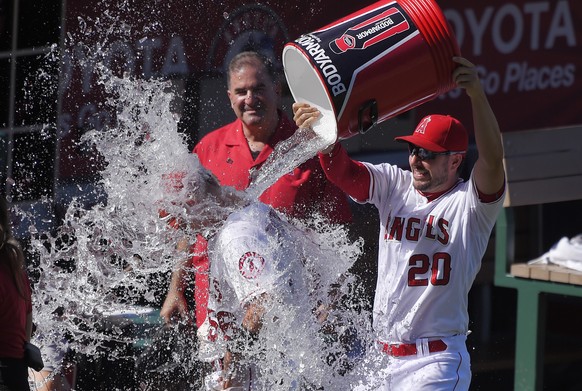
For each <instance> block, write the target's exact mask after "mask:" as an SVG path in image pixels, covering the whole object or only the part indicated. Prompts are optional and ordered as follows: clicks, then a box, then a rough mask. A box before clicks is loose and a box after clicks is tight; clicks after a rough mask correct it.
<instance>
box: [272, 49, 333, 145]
mask: <svg viewBox="0 0 582 391" xmlns="http://www.w3.org/2000/svg"><path fill="white" fill-rule="evenodd" d="M282 61H283V68H284V70H285V77H286V78H287V84H288V85H289V89H290V90H291V95H293V99H294V100H295V101H296V102H305V103H309V104H310V105H311V106H314V107H316V108H317V109H318V110H319V111H320V112H321V117H320V118H319V119H318V120H317V121H316V122H315V123H314V124H313V130H314V131H315V133H316V134H317V135H318V136H319V137H320V138H322V139H323V140H325V141H326V142H327V145H331V144H333V143H335V142H336V141H337V120H336V117H335V113H334V110H333V104H332V102H331V99H330V97H329V93H328V91H327V89H326V87H325V84H324V82H323V81H322V80H321V77H320V75H319V73H317V71H316V69H315V68H314V67H313V66H312V65H311V62H310V61H309V58H308V57H307V56H306V55H305V54H304V53H303V52H302V51H301V50H299V49H298V48H297V47H295V46H294V45H286V46H285V48H284V49H283V55H282Z"/></svg>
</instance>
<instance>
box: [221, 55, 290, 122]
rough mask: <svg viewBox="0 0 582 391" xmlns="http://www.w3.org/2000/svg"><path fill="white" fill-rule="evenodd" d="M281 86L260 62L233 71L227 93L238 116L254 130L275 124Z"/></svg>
mask: <svg viewBox="0 0 582 391" xmlns="http://www.w3.org/2000/svg"><path fill="white" fill-rule="evenodd" d="M279 94H280V87H279V85H278V84H277V83H275V82H274V81H273V80H272V79H271V77H270V76H269V74H268V73H267V71H266V70H265V69H264V66H263V65H262V64H260V63H258V62H257V63H256V64H254V63H253V64H246V65H244V66H243V67H242V68H240V69H238V70H236V71H234V72H233V73H231V74H230V85H229V89H228V97H229V99H230V103H231V105H232V109H233V110H234V113H235V114H236V116H237V117H238V118H239V119H240V120H241V121H242V122H243V123H244V124H245V126H246V127H247V128H249V129H250V130H252V129H253V128H256V127H269V126H276V124H277V121H278V115H277V105H278V102H279Z"/></svg>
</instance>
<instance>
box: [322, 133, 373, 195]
mask: <svg viewBox="0 0 582 391" xmlns="http://www.w3.org/2000/svg"><path fill="white" fill-rule="evenodd" d="M319 161H320V164H321V166H322V168H323V171H324V172H325V175H326V176H327V178H328V179H329V180H330V181H331V182H332V183H334V184H335V185H336V186H337V187H339V188H340V189H341V190H343V191H344V192H345V193H347V194H348V195H349V196H350V197H352V198H353V199H354V200H356V201H358V202H366V201H367V200H368V198H369V190H370V184H371V177H370V173H369V172H368V170H367V169H366V167H365V166H364V164H363V163H361V162H358V161H356V160H352V159H351V158H350V157H349V156H348V153H347V152H346V150H345V149H344V148H343V147H342V146H341V144H336V146H335V147H334V149H333V150H332V151H331V152H330V153H329V154H322V153H320V154H319Z"/></svg>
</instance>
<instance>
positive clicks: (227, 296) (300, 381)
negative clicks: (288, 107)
mask: <svg viewBox="0 0 582 391" xmlns="http://www.w3.org/2000/svg"><path fill="white" fill-rule="evenodd" d="M195 171H197V172H193V173H188V174H187V176H186V177H185V178H183V182H185V185H184V186H185V187H186V189H187V190H186V193H187V195H188V196H187V201H186V203H185V208H187V209H188V210H189V216H190V217H189V219H190V220H189V221H188V223H189V225H190V226H191V227H192V228H193V229H194V230H195V231H196V230H198V229H199V227H198V225H199V224H200V223H203V224H204V225H205V226H207V227H217V228H216V230H215V231H214V232H215V233H213V234H211V236H212V239H211V241H210V242H209V253H208V254H209V257H210V260H211V269H210V276H209V277H210V281H211V284H210V293H211V295H210V297H209V306H208V316H207V318H206V320H205V321H204V323H203V324H202V326H201V327H200V328H199V329H198V337H199V342H200V347H199V356H200V358H201V359H202V360H204V361H208V362H212V363H214V364H215V365H216V367H215V369H217V371H216V372H215V373H213V374H211V375H210V376H209V377H208V378H207V381H206V387H207V389H209V390H237V391H242V390H245V391H255V390H267V389H268V390H285V391H287V390H293V389H302V390H304V389H311V388H310V387H311V386H312V385H318V386H319V385H320V384H323V383H324V382H325V381H326V380H325V379H328V378H331V377H333V371H334V368H333V367H330V366H326V365H327V364H325V359H326V358H327V357H328V355H329V353H330V352H331V351H332V350H333V349H336V350H337V347H335V346H329V344H327V343H326V341H325V340H324V339H323V338H320V337H319V334H320V333H321V329H322V324H321V323H320V320H319V319H318V316H320V315H322V312H323V311H322V309H324V310H325V309H326V308H329V307H330V306H331V303H330V302H331V300H332V299H333V298H332V297H330V295H329V292H330V286H331V285H332V284H334V283H336V282H337V281H338V275H341V274H343V273H345V272H346V271H347V270H348V269H349V267H350V266H351V265H352V264H353V262H354V260H355V258H350V257H348V256H346V255H342V254H338V253H337V251H336V250H337V247H339V246H343V245H344V243H346V244H347V243H352V242H351V241H350V240H349V238H348V235H347V231H341V230H342V228H341V227H340V226H338V227H337V231H334V234H336V235H337V236H343V237H344V238H345V241H344V242H342V241H341V240H338V241H337V243H335V244H330V243H327V242H325V241H323V240H322V239H320V238H319V237H318V235H317V234H316V233H315V231H311V230H308V229H306V228H304V227H303V226H302V225H301V223H298V222H294V223H293V222H291V221H289V220H287V218H286V217H285V216H284V215H283V214H281V213H280V212H278V211H276V210H275V209H273V208H272V207H270V206H267V205H265V204H263V203H260V202H258V201H254V202H249V200H248V199H246V197H245V196H244V193H239V192H236V191H234V189H232V188H226V187H224V188H223V187H221V186H220V185H219V184H218V182H217V180H216V178H215V177H214V176H213V175H212V174H210V172H209V171H208V170H206V169H205V168H203V167H202V166H200V165H198V169H197V170H195ZM233 205H235V207H236V208H237V210H235V211H234V212H233ZM209 209H211V210H212V212H211V213H208V210H209ZM227 216H228V217H227ZM224 220H225V221H224ZM222 221H224V223H223V224H222V223H221V224H220V226H219V227H218V226H217V225H215V222H222ZM340 231H341V232H340ZM360 246H361V243H360ZM353 254H355V255H356V256H357V255H358V253H357V251H356V252H353ZM332 262H333V267H330V266H331V265H332ZM322 318H323V319H325V317H322ZM366 318H367V317H366Z"/></svg>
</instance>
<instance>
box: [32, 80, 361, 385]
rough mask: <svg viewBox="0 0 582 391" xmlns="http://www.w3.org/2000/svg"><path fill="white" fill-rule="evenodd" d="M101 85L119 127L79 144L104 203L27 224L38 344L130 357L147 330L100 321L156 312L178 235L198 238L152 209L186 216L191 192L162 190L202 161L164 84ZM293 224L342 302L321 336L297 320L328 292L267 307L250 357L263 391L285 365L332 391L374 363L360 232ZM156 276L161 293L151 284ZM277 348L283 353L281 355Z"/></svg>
mask: <svg viewBox="0 0 582 391" xmlns="http://www.w3.org/2000/svg"><path fill="white" fill-rule="evenodd" d="M101 82H102V83H103V85H104V87H105V89H106V91H107V93H108V95H109V98H108V102H109V104H111V105H113V104H115V105H117V106H116V107H117V108H118V111H117V124H116V126H115V127H114V128H111V129H107V130H104V131H90V132H88V133H87V134H86V135H85V136H84V137H83V141H84V142H86V143H88V144H91V145H93V146H94V147H95V148H96V149H97V150H98V151H99V153H100V155H101V156H102V157H103V159H104V162H105V165H104V166H105V168H104V170H103V171H102V172H101V176H102V179H101V181H100V183H99V185H100V197H101V198H104V199H105V200H104V201H102V202H100V203H98V204H96V205H95V206H93V207H91V208H86V207H85V206H84V205H82V204H81V203H80V202H79V201H77V200H75V201H74V202H72V203H71V204H70V205H69V207H68V210H67V213H66V215H65V218H64V221H63V224H62V225H61V226H60V227H59V229H58V230H57V231H56V232H55V233H45V232H42V233H41V232H37V231H36V229H35V227H31V228H30V232H31V236H32V237H33V238H35V239H34V240H32V243H31V245H32V247H33V249H34V250H35V251H36V252H37V253H38V257H39V259H40V272H41V273H40V278H39V282H38V284H37V288H36V289H35V297H34V303H35V314H34V316H35V321H36V323H37V324H38V330H37V335H38V339H37V342H39V343H40V344H41V345H45V346H46V345H56V346H59V347H61V348H63V349H71V350H73V351H75V352H78V353H81V354H85V355H90V356H95V357H98V356H100V355H104V354H105V355H107V357H108V359H111V360H114V359H116V358H122V357H124V355H127V354H128V351H127V346H128V345H132V344H135V343H137V342H138V340H139V339H140V338H143V335H138V334H136V333H133V332H131V331H130V330H131V329H128V328H127V322H125V323H124V322H121V323H120V324H119V325H113V326H112V325H108V326H107V332H105V331H104V328H105V327H106V326H105V325H104V319H110V320H111V319H125V320H127V319H134V321H135V319H137V318H139V317H143V318H145V321H148V319H149V321H152V319H151V314H152V310H153V308H154V307H156V305H157V304H159V300H160V298H161V297H160V295H165V290H164V289H166V288H167V279H168V275H169V272H170V271H171V270H173V269H174V267H175V266H176V265H177V264H178V262H180V260H181V259H183V257H184V254H183V253H178V252H177V250H176V249H175V244H176V243H177V241H178V240H179V239H181V238H182V237H183V236H189V237H190V238H192V239H191V241H193V240H194V239H193V238H194V237H195V232H189V229H188V227H187V226H186V227H184V229H183V230H180V231H178V230H174V229H170V228H168V222H167V221H166V220H165V219H160V217H159V211H160V210H161V209H163V210H165V211H166V212H167V213H169V214H170V215H171V216H174V217H176V218H177V219H179V220H180V219H181V220H183V221H188V219H189V216H190V214H191V213H193V210H192V209H191V208H187V207H184V206H183V205H185V204H186V203H185V201H186V200H187V199H188V194H187V191H186V189H185V188H181V187H180V186H178V187H172V186H170V188H168V174H169V173H170V174H171V173H179V174H180V175H179V176H178V177H179V178H183V180H182V183H187V182H188V180H189V179H188V178H189V176H195V175H199V174H198V172H199V169H200V166H199V162H198V161H197V158H196V156H195V155H193V154H190V153H188V150H187V147H186V145H185V141H184V140H183V138H182V136H181V135H180V134H179V133H178V131H177V123H176V118H175V117H174V116H173V114H172V113H171V110H170V102H171V100H172V94H171V93H169V92H163V93H160V91H165V90H167V89H168V85H167V84H165V83H163V82H160V81H155V80H150V81H147V82H146V81H142V80H135V79H132V78H117V77H113V76H109V77H104V78H102V79H101ZM299 137H300V138H302V137H304V135H303V134H300V135H299ZM311 140H312V139H311V138H309V137H308V138H302V139H301V140H300V141H299V144H298V145H296V146H294V145H291V146H290V147H289V148H288V150H287V154H286V155H283V156H282V157H281V158H280V159H286V158H288V157H289V156H292V155H294V154H296V155H295V157H293V158H292V159H291V160H292V161H293V162H294V163H292V166H293V165H296V164H299V163H300V162H301V161H302V160H303V156H306V155H305V152H304V151H305V150H309V148H313V146H307V147H305V148H302V147H303V144H309V143H310V142H311ZM297 156H299V157H297ZM271 164H273V166H274V167H283V166H285V164H286V163H285V162H280V161H277V160H273V162H272V163H271ZM289 167H291V166H289ZM267 168H269V167H267ZM292 168H293V167H291V169H292ZM266 172H268V173H270V174H268V175H264V176H263V177H262V178H263V179H262V181H264V182H263V183H271V182H274V181H275V180H276V179H277V177H276V175H278V173H277V170H266ZM170 185H171V183H170ZM168 190H170V191H169V192H168ZM229 191H232V189H230V190H229ZM256 194H260V193H259V192H257V193H256ZM197 207H198V208H199V209H198V210H205V213H210V214H212V213H219V214H220V215H221V216H223V215H227V214H229V213H231V212H232V211H233V210H230V209H228V210H220V207H219V206H217V205H215V204H213V203H212V202H211V201H209V200H206V201H203V202H202V203H201V204H199V205H197ZM194 213H195V212H194ZM291 223H292V226H293V227H294V228H293V230H294V235H295V237H296V241H294V242H293V243H292V244H293V245H300V243H302V244H301V245H302V246H303V247H304V248H305V250H304V253H305V254H308V256H307V262H308V263H309V264H310V266H309V267H310V268H311V269H312V270H317V271H318V275H319V277H318V278H319V283H318V284H319V286H320V287H330V286H335V289H336V291H337V292H338V293H337V295H338V296H340V297H341V298H342V299H341V300H340V303H342V304H341V305H339V306H336V307H333V308H334V309H333V310H332V311H331V312H330V313H329V315H328V321H327V322H325V323H326V324H327V325H328V326H327V327H328V328H329V329H330V330H331V331H330V332H327V333H326V332H322V331H321V329H324V328H325V327H323V326H322V324H312V326H311V327H302V328H297V327H296V326H297V320H298V319H303V318H304V317H305V315H306V313H311V308H312V303H313V302H314V301H315V302H319V303H329V302H330V298H329V297H328V296H327V294H328V290H327V289H320V290H319V291H318V290H315V289H310V290H311V291H312V293H311V294H310V297H309V303H308V302H304V301H302V300H307V299H305V297H304V298H303V299H302V298H301V297H299V296H298V297H297V298H296V299H297V301H296V303H295V305H293V306H272V307H270V308H269V310H268V312H267V314H266V315H265V318H266V319H278V321H277V322H273V323H268V322H267V323H266V325H265V327H264V330H262V331H261V338H262V340H263V341H264V342H263V344H262V345H260V346H262V347H263V349H262V351H261V354H260V355H259V356H254V359H255V360H256V359H257V357H259V359H260V362H259V363H260V365H261V366H262V367H263V368H265V372H264V375H265V377H264V378H263V380H262V381H264V382H265V384H270V386H269V387H270V389H276V387H275V388H273V387H274V386H273V385H274V384H277V382H280V381H282V380H286V382H285V383H284V384H287V385H288V384H290V382H292V381H293V379H290V375H291V373H292V371H290V368H295V369H297V370H299V371H300V372H301V374H302V375H301V376H302V378H304V379H308V380H309V382H310V383H311V384H319V385H328V386H329V387H331V388H330V389H343V388H344V387H346V386H348V385H349V386H350V387H351V385H353V384H355V383H356V382H357V381H359V380H361V377H362V376H363V373H364V372H365V371H364V369H366V370H367V369H368V368H369V364H366V365H367V366H366V367H362V368H358V366H359V365H361V364H358V362H357V360H356V359H354V358H350V357H349V354H351V355H355V356H358V357H359V356H360V355H361V351H362V350H363V345H364V344H366V343H367V342H365V341H367V340H369V339H370V338H371V337H370V333H371V330H370V326H369V314H368V313H367V312H366V311H365V310H364V309H363V308H365V307H366V303H365V302H364V301H365V299H364V295H363V294H361V292H360V291H359V289H360V287H359V285H358V281H356V279H355V277H354V276H352V275H350V274H349V273H347V271H348V270H349V268H350V267H351V266H352V265H353V263H354V261H355V260H356V259H357V258H358V256H359V255H360V254H361V251H362V242H361V239H360V240H357V241H353V240H350V239H349V235H348V232H347V230H346V229H345V228H343V227H341V226H330V225H327V224H326V223H325V222H324V220H323V219H317V218H314V219H313V220H312V221H308V222H300V221H295V220H293V221H291ZM218 229H220V223H219V224H217V225H215V226H207V227H205V228H204V233H205V234H206V235H207V236H212V235H213V234H214V233H215V232H216V231H217V230H218ZM274 245H276V246H280V245H282V243H277V242H276V243H274ZM190 272H191V271H190ZM342 274H344V277H343V279H341V280H339V283H338V276H340V275H342ZM156 284H157V285H158V286H160V285H161V286H162V289H163V290H161V291H160V289H158V290H157V291H156V289H155V285H156ZM334 284H335V285H334ZM135 303H137V304H140V306H138V307H136V306H134V304H135ZM150 307H151V308H150ZM155 323H156V322H155V321H154V324H155ZM346 340H349V341H348V345H349V344H357V345H358V344H359V345H358V346H356V348H353V349H351V351H350V350H349V349H348V350H346ZM360 345H362V346H360ZM282 352H284V354H285V356H286V357H287V359H286V360H281V359H280V355H281V354H282ZM191 356H192V357H191V358H192V360H191V361H179V362H176V363H175V365H181V366H184V367H185V370H186V371H188V370H190V369H191V368H190V367H189V366H194V365H196V364H195V361H196V358H197V357H196V353H195V352H192V354H191ZM55 359H56V358H53V357H50V358H48V361H49V362H54V360H55ZM178 359H180V358H179V357H176V360H178ZM180 360H181V359H180ZM291 363H293V364H291ZM363 368H364V369H363Z"/></svg>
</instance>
